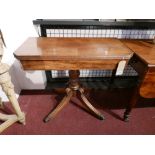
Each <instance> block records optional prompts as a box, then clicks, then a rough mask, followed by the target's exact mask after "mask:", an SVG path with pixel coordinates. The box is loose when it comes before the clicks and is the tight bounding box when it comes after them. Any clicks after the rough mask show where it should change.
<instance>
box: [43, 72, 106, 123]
mask: <svg viewBox="0 0 155 155" xmlns="http://www.w3.org/2000/svg"><path fill="white" fill-rule="evenodd" d="M79 75H80V71H79V70H70V71H69V88H67V89H66V91H67V94H66V96H65V97H64V98H63V99H62V101H61V102H60V104H59V105H58V106H57V107H56V109H54V111H52V112H51V113H50V114H49V115H48V116H47V117H46V118H45V120H44V121H45V122H48V121H49V120H50V119H51V118H54V117H55V116H56V114H57V113H58V112H59V111H61V110H62V109H63V108H64V106H65V105H66V104H67V103H68V102H69V100H70V99H71V97H72V96H76V94H77V92H78V91H79V92H80V94H81V99H82V100H83V102H84V105H85V106H86V107H87V108H88V109H89V110H90V111H91V112H92V113H93V114H95V115H96V116H97V117H98V118H99V119H101V120H103V119H104V117H103V115H102V114H101V113H100V112H99V111H97V109H95V108H94V107H93V106H92V105H91V103H90V102H89V101H88V100H87V98H86V97H85V96H84V94H83V92H84V90H83V89H82V88H81V87H80V82H79Z"/></svg>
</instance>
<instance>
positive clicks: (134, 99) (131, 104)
mask: <svg viewBox="0 0 155 155" xmlns="http://www.w3.org/2000/svg"><path fill="white" fill-rule="evenodd" d="M138 92H139V89H138V88H136V89H135V90H134V92H133V95H132V97H131V100H130V102H129V104H128V105H127V108H126V110H125V112H124V121H125V122H128V121H129V117H130V113H131V110H132V108H133V107H134V106H135V105H136V103H137V100H138V97H139V93H138Z"/></svg>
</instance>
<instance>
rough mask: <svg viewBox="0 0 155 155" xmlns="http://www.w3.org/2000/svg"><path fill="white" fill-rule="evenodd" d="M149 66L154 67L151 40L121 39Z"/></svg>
mask: <svg viewBox="0 0 155 155" xmlns="http://www.w3.org/2000/svg"><path fill="white" fill-rule="evenodd" d="M121 41H122V42H123V43H124V44H125V45H126V46H127V47H129V48H130V49H131V50H132V51H133V52H134V53H135V54H136V55H137V56H138V57H139V58H141V59H142V60H143V61H144V62H145V63H146V64H147V65H148V66H149V67H155V44H154V43H153V41H152V40H126V39H125V40H121Z"/></svg>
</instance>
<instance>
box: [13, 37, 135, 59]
mask: <svg viewBox="0 0 155 155" xmlns="http://www.w3.org/2000/svg"><path fill="white" fill-rule="evenodd" d="M132 54H133V52H131V50H130V49H128V48H127V47H126V46H124V44H123V43H122V42H120V41H119V40H118V39H110V38H47V37H39V38H28V39H27V40H26V41H25V42H24V43H23V44H22V45H21V46H20V47H19V48H18V49H17V50H16V51H15V53H14V55H15V57H16V58H17V59H19V60H103V59H130V57H131V56H132Z"/></svg>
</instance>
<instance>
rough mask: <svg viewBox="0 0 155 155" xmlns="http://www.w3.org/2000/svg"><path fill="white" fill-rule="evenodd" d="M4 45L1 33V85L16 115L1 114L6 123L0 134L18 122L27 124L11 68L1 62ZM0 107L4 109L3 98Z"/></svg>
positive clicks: (1, 127) (1, 118) (0, 118)
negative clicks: (10, 71)
mask: <svg viewBox="0 0 155 155" xmlns="http://www.w3.org/2000/svg"><path fill="white" fill-rule="evenodd" d="M3 45H5V43H4V39H3V35H2V33H1V31H0V85H1V87H2V90H3V91H4V92H5V94H6V96H7V97H8V99H9V101H10V103H11V104H12V106H13V108H14V110H15V113H16V114H14V115H6V114H2V113H0V120H2V121H4V123H2V124H1V125H0V133H1V132H2V131H4V130H5V129H6V128H7V127H9V126H10V125H12V124H13V123H15V122H17V121H19V122H20V123H23V124H25V115H24V113H23V112H22V111H21V109H20V106H19V103H18V101H17V98H16V95H15V92H14V86H13V84H12V82H11V77H10V75H9V72H8V71H9V66H8V65H7V64H5V63H2V62H1V60H2V56H3ZM0 107H1V108H3V107H4V106H3V104H2V100H1V98H0Z"/></svg>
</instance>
